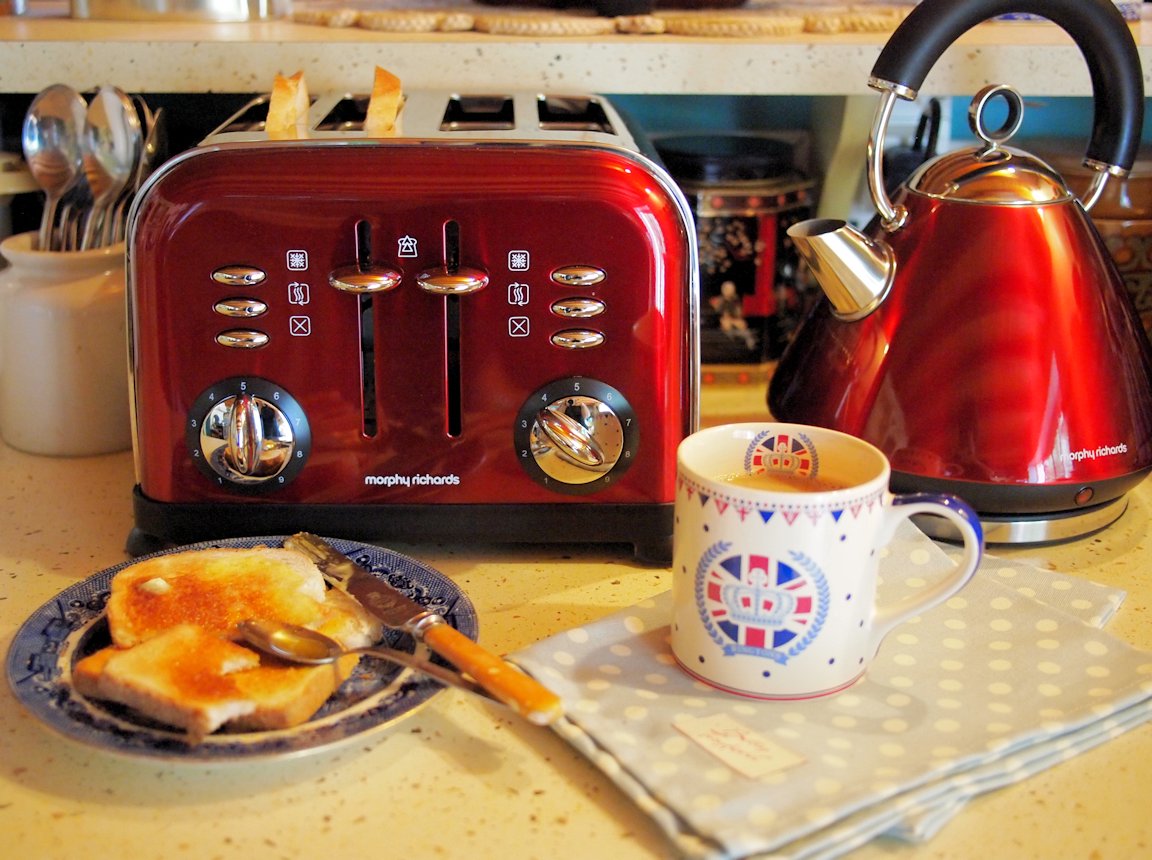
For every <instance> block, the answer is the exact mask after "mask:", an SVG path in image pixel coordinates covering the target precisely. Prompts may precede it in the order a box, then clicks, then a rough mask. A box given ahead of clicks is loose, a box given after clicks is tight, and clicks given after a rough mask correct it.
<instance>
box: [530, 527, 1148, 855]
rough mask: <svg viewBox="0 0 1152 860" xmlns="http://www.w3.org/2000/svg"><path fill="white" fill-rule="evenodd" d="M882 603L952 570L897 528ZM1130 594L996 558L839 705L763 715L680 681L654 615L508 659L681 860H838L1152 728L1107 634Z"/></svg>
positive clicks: (915, 832)
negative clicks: (762, 859) (555, 697)
mask: <svg viewBox="0 0 1152 860" xmlns="http://www.w3.org/2000/svg"><path fill="white" fill-rule="evenodd" d="M887 555H888V557H887V558H886V560H885V561H884V563H883V565H882V568H883V569H884V570H885V571H886V575H885V579H884V583H883V585H882V589H883V591H882V593H884V594H885V595H886V596H891V595H892V594H893V592H894V591H899V590H902V589H917V588H922V587H926V585H927V584H928V583H930V582H931V581H932V580H933V576H934V575H935V574H938V573H940V572H941V571H943V570H946V569H947V568H948V567H949V566H950V565H951V564H952V562H951V561H950V560H949V558H948V556H947V554H946V553H944V552H943V551H942V550H940V548H939V547H937V546H936V545H935V544H933V543H932V542H931V541H929V540H928V539H927V538H926V537H924V536H923V535H922V534H921V533H920V532H919V531H917V530H916V529H915V528H914V527H912V526H908V527H907V528H906V529H905V530H903V531H901V532H900V533H898V536H897V539H896V540H895V541H894V543H893V544H892V545H891V547H890V548H889V551H888V553H887ZM1123 596H1124V595H1123V592H1120V591H1117V590H1115V589H1109V588H1105V587H1103V586H1099V585H1096V584H1093V583H1090V582H1087V581H1084V580H1082V579H1079V578H1075V577H1064V576H1061V575H1059V574H1053V573H1050V572H1047V571H1041V570H1039V569H1036V568H1033V567H1030V566H1028V565H1026V564H1020V563H1015V562H1010V561H1005V560H1003V559H997V558H994V557H988V558H986V559H985V561H984V563H983V564H982V565H981V568H980V570H979V571H978V572H977V574H976V576H975V577H974V578H973V580H972V581H971V582H970V583H969V584H968V586H967V587H965V589H964V590H963V591H961V592H960V593H959V594H958V595H956V596H955V597H953V598H952V599H951V600H949V601H948V602H947V603H946V604H943V605H941V606H938V607H936V608H934V609H932V610H929V611H928V612H926V613H924V614H923V615H921V616H919V617H916V618H913V619H910V620H909V621H908V622H906V623H904V624H902V625H901V626H899V627H898V628H897V629H896V630H895V631H893V633H892V634H891V635H890V636H889V637H888V638H887V639H886V640H885V642H884V645H883V646H882V647H881V649H880V653H879V655H878V656H877V659H876V661H875V662H874V663H873V665H872V667H871V668H870V670H869V672H868V674H867V675H866V676H865V677H864V679H863V680H861V681H860V682H858V683H857V684H856V685H854V686H853V687H851V688H849V689H848V690H846V691H844V692H842V693H839V694H837V695H834V696H830V697H826V698H822V699H814V700H807V701H797V702H760V701H755V700H751V699H745V698H740V697H735V696H732V695H729V694H725V693H720V692H717V691H715V690H713V689H711V688H709V687H707V686H705V685H703V684H700V683H699V682H696V681H694V680H692V679H691V678H689V677H688V676H687V675H686V674H685V673H683V672H682V671H681V670H680V669H679V668H678V667H677V666H676V664H675V662H674V660H673V658H672V655H671V651H670V649H669V646H668V641H667V640H668V619H669V618H670V615H671V598H670V595H669V594H667V593H665V594H663V595H660V596H658V597H657V598H655V599H653V600H650V601H647V602H645V603H642V604H640V605H637V606H635V607H631V608H629V609H627V610H624V611H622V612H619V613H616V614H614V615H612V616H609V617H607V618H605V619H602V620H600V621H597V622H594V623H592V624H589V625H587V626H584V627H579V628H576V629H573V630H569V631H567V632H565V633H562V634H559V635H556V636H554V637H551V638H549V639H547V640H544V641H542V642H539V643H537V644H535V645H533V646H531V647H529V648H527V649H525V650H523V651H521V652H519V653H517V654H516V655H514V659H515V660H516V662H518V663H519V664H520V665H521V666H523V667H524V668H525V669H526V670H527V671H529V672H531V673H532V674H534V675H536V676H537V677H539V678H540V679H541V680H543V681H545V682H546V683H547V684H549V685H550V686H551V687H552V688H553V689H555V690H556V691H557V692H558V693H559V694H560V695H562V696H563V698H564V699H565V703H566V706H567V709H568V714H567V716H566V718H565V719H564V720H563V721H562V722H561V724H560V725H559V726H558V727H557V731H558V732H559V733H560V734H561V735H562V736H563V737H564V738H566V739H567V740H568V741H569V742H570V743H571V744H572V745H573V746H574V747H576V748H577V749H579V750H580V751H581V752H582V753H583V754H584V755H586V756H587V757H588V758H589V759H590V760H591V761H592V762H594V763H595V764H596V765H597V766H598V767H599V768H600V769H601V770H602V771H603V772H604V773H605V774H607V775H608V776H609V777H610V778H612V779H613V780H614V781H615V782H616V783H617V784H618V785H619V786H620V787H621V788H622V789H623V790H624V791H625V792H626V793H627V794H628V795H629V796H630V797H631V798H632V799H633V800H634V801H635V802H636V803H637V804H638V805H639V806H640V807H641V808H642V809H644V810H645V812H646V813H647V814H649V815H650V816H652V818H653V819H654V820H656V821H657V822H658V823H659V825H660V826H661V827H662V828H663V829H664V830H665V831H666V833H667V834H668V836H669V837H670V839H671V840H672V842H673V843H674V845H675V846H676V848H677V849H678V851H679V852H680V853H682V854H684V855H686V856H698V857H709V858H741V857H749V856H753V855H769V856H772V857H780V858H797V860H799V858H831V857H837V856H840V855H841V854H843V853H845V852H846V851H849V850H851V849H852V848H855V847H857V846H859V845H861V844H863V843H865V842H867V841H869V840H871V839H873V838H875V837H876V836H879V835H882V834H883V835H888V836H893V837H898V838H902V839H906V840H914V841H920V840H925V839H928V838H930V837H931V836H932V835H934V834H935V833H936V832H937V831H938V830H939V828H940V827H941V826H942V825H943V824H944V823H946V822H947V821H948V820H949V819H950V818H952V817H953V816H955V815H956V814H957V813H959V812H960V811H961V810H962V809H963V806H964V804H965V803H966V802H967V801H968V800H969V799H970V798H972V797H974V796H976V795H978V794H980V793H982V792H985V791H989V790H991V789H994V788H997V787H1000V786H1003V785H1007V784H1010V783H1013V782H1016V781H1018V780H1021V779H1024V778H1026V777H1027V776H1029V775H1030V774H1033V773H1036V772H1038V771H1040V770H1042V769H1044V768H1047V767H1050V766H1052V765H1054V764H1057V763H1058V762H1060V761H1063V760H1065V759H1067V758H1070V757H1072V756H1075V755H1077V754H1078V753H1080V752H1082V751H1084V750H1087V749H1090V748H1092V747H1094V746H1096V745H1098V744H1101V743H1103V742H1104V741H1107V740H1108V739H1109V738H1112V737H1115V736H1116V735H1118V734H1120V733H1122V732H1124V731H1127V730H1128V729H1131V728H1133V727H1135V726H1137V725H1140V724H1141V723H1143V722H1145V721H1147V720H1149V719H1150V718H1152V654H1150V653H1146V652H1142V651H1138V650H1136V649H1133V648H1132V647H1131V646H1129V645H1127V644H1126V643H1124V642H1123V641H1121V640H1119V639H1117V638H1115V637H1113V636H1111V635H1110V634H1108V633H1106V632H1104V631H1103V630H1101V629H1099V628H1100V627H1101V626H1102V625H1103V624H1104V623H1105V622H1106V621H1107V619H1108V618H1109V617H1111V615H1112V614H1113V613H1114V612H1115V611H1116V609H1117V608H1118V607H1119V606H1120V603H1121V601H1122V600H1123Z"/></svg>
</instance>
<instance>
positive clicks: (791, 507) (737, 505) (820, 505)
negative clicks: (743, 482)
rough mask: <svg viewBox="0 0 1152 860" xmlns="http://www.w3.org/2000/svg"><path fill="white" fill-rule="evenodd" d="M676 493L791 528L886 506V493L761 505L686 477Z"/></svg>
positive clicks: (743, 516) (725, 512)
mask: <svg viewBox="0 0 1152 860" xmlns="http://www.w3.org/2000/svg"><path fill="white" fill-rule="evenodd" d="M676 490H677V492H679V493H685V494H687V496H688V498H689V499H692V498H695V499H696V500H697V501H698V502H699V504H700V506H701V507H706V506H708V505H712V506H713V507H714V508H715V509H716V511H717V513H719V514H720V515H721V516H735V517H739V519H740V521H741V522H744V521H745V520H747V519H748V518H750V517H753V518H755V519H759V520H760V522H762V523H768V522H770V521H771V520H773V519H780V520H783V521H784V522H785V523H787V524H788V525H790V526H792V525H795V524H796V522H797V521H798V520H800V519H801V518H803V519H804V520H805V521H808V522H811V523H812V524H814V525H815V524H816V523H818V522H819V521H820V520H821V519H823V518H824V517H831V518H832V520H833V521H834V522H840V521H841V520H842V519H843V518H844V517H845V516H847V517H849V518H850V519H853V520H854V519H859V518H860V516H861V515H864V514H870V513H872V511H873V510H875V509H876V507H877V506H879V505H881V504H882V503H883V497H884V493H883V490H880V491H873V492H870V493H869V494H867V495H864V496H858V497H856V496H853V497H849V498H847V499H844V498H838V499H835V500H833V501H828V502H813V501H804V502H800V501H797V502H785V503H774V504H768V503H763V504H758V503H757V502H756V501H755V500H754V499H750V498H748V497H747V496H744V495H740V494H738V493H736V492H732V493H722V492H716V491H715V490H714V489H712V488H711V487H706V486H704V485H702V484H700V483H698V482H696V481H694V480H692V479H690V478H686V477H685V476H684V475H677V477H676ZM793 496H794V497H795V498H797V499H801V498H803V497H804V496H803V494H800V493H797V494H790V496H789V498H791V497H793Z"/></svg>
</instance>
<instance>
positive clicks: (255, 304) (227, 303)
mask: <svg viewBox="0 0 1152 860" xmlns="http://www.w3.org/2000/svg"><path fill="white" fill-rule="evenodd" d="M214 310H215V311H216V313H218V314H220V315H221V316H226V317H240V318H242V319H251V318H252V317H258V316H263V315H264V314H266V313H268V305H266V304H265V303H264V302H262V301H260V300H259V299H246V298H234V299H221V300H220V301H218V302H216V304H215V306H214Z"/></svg>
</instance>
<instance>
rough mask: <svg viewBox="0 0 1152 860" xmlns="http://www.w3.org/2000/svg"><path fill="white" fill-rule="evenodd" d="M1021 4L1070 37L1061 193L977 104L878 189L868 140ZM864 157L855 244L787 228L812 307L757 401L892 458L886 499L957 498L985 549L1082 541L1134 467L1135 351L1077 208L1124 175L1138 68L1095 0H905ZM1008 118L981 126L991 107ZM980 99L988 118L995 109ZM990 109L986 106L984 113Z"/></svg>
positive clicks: (1112, 509) (1151, 410) (1144, 385)
mask: <svg viewBox="0 0 1152 860" xmlns="http://www.w3.org/2000/svg"><path fill="white" fill-rule="evenodd" d="M1009 12H1031V13H1035V14H1038V15H1042V16H1044V17H1046V18H1048V19H1050V20H1051V21H1053V22H1054V23H1056V24H1058V25H1060V26H1061V27H1062V28H1063V29H1064V30H1066V31H1067V32H1068V34H1069V35H1071V36H1072V37H1073V39H1074V40H1075V41H1076V44H1077V45H1078V47H1079V48H1080V51H1081V53H1082V54H1083V55H1084V59H1085V60H1086V62H1087V65H1088V67H1089V70H1090V72H1091V80H1092V87H1093V96H1094V104H1095V114H1094V123H1093V130H1092V136H1091V141H1090V143H1089V146H1088V149H1087V155H1086V156H1085V159H1084V164H1085V165H1086V166H1088V167H1090V168H1092V169H1093V170H1095V171H1096V173H1095V176H1096V181H1095V182H1094V183H1093V185H1092V187H1091V188H1090V189H1089V190H1088V191H1087V192H1086V193H1085V195H1084V199H1083V200H1078V199H1076V197H1075V196H1074V195H1073V194H1072V193H1071V192H1069V190H1068V188H1067V186H1066V185H1065V183H1064V181H1063V180H1062V178H1061V177H1060V176H1059V174H1057V173H1056V171H1054V170H1053V169H1052V168H1051V167H1049V166H1048V165H1046V164H1044V163H1043V162H1042V161H1040V160H1039V159H1037V158H1034V157H1032V156H1031V155H1029V154H1027V153H1025V152H1022V151H1020V150H1017V149H1014V148H1011V147H1009V146H1006V145H1005V141H1006V140H1007V139H1008V138H1009V137H1010V136H1011V135H1012V133H1013V132H1014V131H1015V130H1016V128H1017V127H1018V126H1019V124H1020V119H1021V116H1022V101H1021V99H1020V97H1019V95H1017V94H1016V92H1015V91H1014V90H1012V89H1011V88H1009V87H1004V86H994V87H989V88H986V89H985V90H983V91H981V93H979V94H978V95H977V96H976V98H975V99H974V100H973V103H972V107H971V109H970V111H969V114H970V121H971V125H972V127H973V131H974V132H975V133H976V135H977V136H978V137H979V138H980V139H981V144H980V145H979V146H977V147H976V148H975V149H970V150H966V151H963V152H952V153H948V154H945V155H942V156H940V157H938V158H936V159H934V160H932V161H930V162H928V163H926V164H923V165H921V166H920V167H919V168H918V169H917V170H916V171H915V172H914V173H913V174H912V175H911V176H910V177H909V178H908V179H907V181H906V182H905V183H904V184H903V185H901V186H900V187H899V188H897V190H896V191H895V192H894V193H893V195H892V196H891V198H890V197H889V195H888V193H887V192H886V191H885V187H884V177H883V170H882V164H883V142H884V135H885V132H886V130H887V126H888V121H889V118H890V116H891V112H892V107H893V105H894V103H895V100H896V99H897V98H905V99H914V98H915V97H916V91H917V89H918V88H919V87H920V86H921V84H922V83H923V81H924V78H925V77H926V76H927V73H928V71H929V69H930V68H931V66H932V64H933V63H935V61H936V60H937V59H938V58H939V57H940V55H941V54H943V52H944V51H945V49H947V48H948V47H949V46H950V45H951V44H952V42H953V41H955V40H956V39H957V38H958V37H959V36H961V35H962V34H963V33H965V32H966V31H967V30H969V29H970V28H972V27H974V26H976V25H977V24H979V23H981V22H982V21H985V20H987V19H988V18H991V17H993V16H996V15H1000V14H1005V13H1009ZM869 85H870V86H872V87H873V88H875V89H878V90H880V91H881V92H882V93H883V96H882V100H881V102H880V105H879V107H878V110H877V113H876V119H875V122H874V125H873V128H872V131H871V138H870V140H869V148H868V181H869V188H870V191H871V194H872V199H873V202H874V203H875V205H876V209H877V211H878V213H879V214H878V215H877V216H876V218H874V219H873V221H872V222H871V223H870V224H869V225H868V227H867V228H866V229H865V230H864V231H863V232H860V231H857V230H855V229H854V228H852V227H850V226H848V225H846V224H845V223H844V222H842V221H833V220H829V219H817V220H811V221H805V222H801V223H800V224H797V225H795V226H794V227H793V228H792V229H790V230H789V234H790V235H791V236H792V237H793V239H794V240H795V242H796V244H797V246H798V249H799V250H800V252H801V254H802V255H803V256H804V258H805V260H806V261H807V262H808V264H809V268H810V269H811V271H812V273H813V274H814V276H815V277H816V279H817V280H818V281H819V283H820V286H821V287H822V289H823V290H824V292H825V294H826V296H827V298H828V301H822V302H820V303H819V304H818V305H817V306H816V307H815V308H814V310H813V312H812V314H811V315H810V316H809V317H808V318H807V319H806V320H805V322H804V323H803V325H802V326H801V327H800V329H799V330H798V331H797V333H796V337H795V339H794V341H793V343H792V344H791V345H790V346H789V348H788V349H787V350H786V351H785V353H784V355H783V356H782V357H781V360H780V363H779V365H778V367H777V370H776V373H775V375H774V377H773V379H772V383H771V385H770V388H769V392H768V406H769V409H770V410H771V412H772V413H773V415H775V416H776V417H778V418H780V419H781V420H786V421H794V422H804V423H809V424H817V425H822V426H827V427H832V428H835V429H838V430H842V431H845V432H848V433H851V434H854V435H857V436H861V437H863V438H865V439H867V440H868V441H870V442H872V443H873V444H875V445H876V446H878V447H879V448H881V449H882V450H883V451H884V452H885V453H886V454H887V455H888V457H889V458H890V459H891V461H892V467H893V478H892V486H893V489H894V490H896V491H899V492H909V491H917V490H926V491H928V490H930V491H934V492H949V493H955V494H956V495H959V496H961V497H963V498H965V499H966V500H967V501H968V502H969V503H971V504H972V506H973V507H974V508H976V510H977V511H979V512H980V514H981V518H982V519H983V520H984V523H985V529H986V532H987V533H988V535H989V539H990V540H991V541H993V542H1032V541H1044V540H1058V539H1064V538H1068V537H1074V536H1078V535H1082V534H1086V533H1088V532H1090V531H1094V530H1096V529H1098V528H1102V527H1103V526H1105V525H1107V524H1108V523H1110V522H1112V521H1113V520H1114V519H1115V518H1116V517H1118V516H1119V515H1120V514H1121V513H1122V512H1123V510H1124V508H1125V506H1126V501H1125V498H1124V496H1125V493H1126V492H1127V491H1128V490H1130V489H1131V488H1132V487H1134V486H1135V485H1136V484H1137V483H1139V482H1140V481H1141V480H1142V479H1143V478H1144V477H1145V475H1147V473H1148V472H1149V471H1150V470H1152V351H1150V349H1149V344H1148V340H1147V338H1146V337H1145V335H1144V332H1143V330H1142V328H1141V326H1140V323H1139V320H1138V319H1137V316H1136V313H1135V310H1134V308H1133V306H1132V302H1131V299H1130V298H1129V296H1128V294H1127V292H1126V290H1125V288H1124V284H1123V282H1122V280H1121V278H1120V275H1119V274H1118V273H1117V271H1116V268H1115V265H1114V264H1113V262H1112V260H1111V258H1110V256H1109V254H1108V252H1107V250H1106V248H1105V246H1104V243H1103V242H1102V240H1101V239H1100V237H1099V235H1098V234H1097V232H1096V230H1095V228H1094V227H1093V225H1092V222H1091V219H1090V218H1089V217H1088V215H1087V210H1088V209H1089V208H1090V207H1091V205H1092V203H1093V202H1094V201H1095V200H1096V199H1097V198H1098V197H1099V195H1100V192H1101V191H1102V189H1103V187H1104V184H1105V182H1106V181H1107V180H1108V179H1109V178H1110V177H1113V176H1119V177H1123V176H1125V175H1126V174H1127V172H1128V170H1129V169H1130V168H1131V166H1132V163H1133V161H1134V160H1135V157H1136V150H1137V148H1138V146H1139V142H1140V135H1141V131H1142V123H1143V108H1144V93H1143V72H1142V70H1141V67H1140V60H1139V56H1138V54H1137V51H1136V47H1135V44H1134V43H1133V40H1132V36H1131V33H1130V32H1129V30H1128V25H1127V24H1126V23H1125V21H1124V19H1123V18H1122V16H1121V15H1120V13H1119V12H1118V11H1117V10H1116V8H1115V6H1114V5H1113V4H1112V3H1111V2H1110V0H924V2H922V3H920V5H918V6H917V7H916V8H915V9H913V11H912V12H911V13H910V14H909V15H908V17H907V18H906V19H905V20H904V21H903V23H902V24H901V25H900V27H899V28H898V29H897V30H896V31H895V32H894V33H893V35H892V37H891V38H890V40H889V41H888V43H887V44H886V45H885V47H884V49H883V51H882V52H881V54H880V57H879V59H878V60H877V62H876V64H875V66H874V67H873V71H872V78H871V79H870V81H869ZM1001 101H1003V102H1005V103H1006V105H1007V108H1008V110H1007V118H1006V119H1004V120H1003V121H1002V122H1001V123H1000V124H999V125H998V126H996V127H992V125H991V122H990V120H989V118H988V117H989V116H990V114H991V112H990V111H986V108H987V107H988V106H989V104H990V103H999V102H1001ZM998 106H999V105H998ZM1001 113H1003V112H1001Z"/></svg>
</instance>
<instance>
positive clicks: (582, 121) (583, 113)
mask: <svg viewBox="0 0 1152 860" xmlns="http://www.w3.org/2000/svg"><path fill="white" fill-rule="evenodd" d="M536 113H537V115H538V118H539V120H540V128H541V129H545V130H548V131H599V132H603V133H605V134H615V133H616V130H615V129H614V128H613V127H612V121H611V120H610V119H608V114H607V112H606V111H605V110H604V106H603V105H602V104H601V103H600V101H599V100H598V99H595V98H592V97H589V96H549V95H544V96H540V97H539V98H537V99H536Z"/></svg>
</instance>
